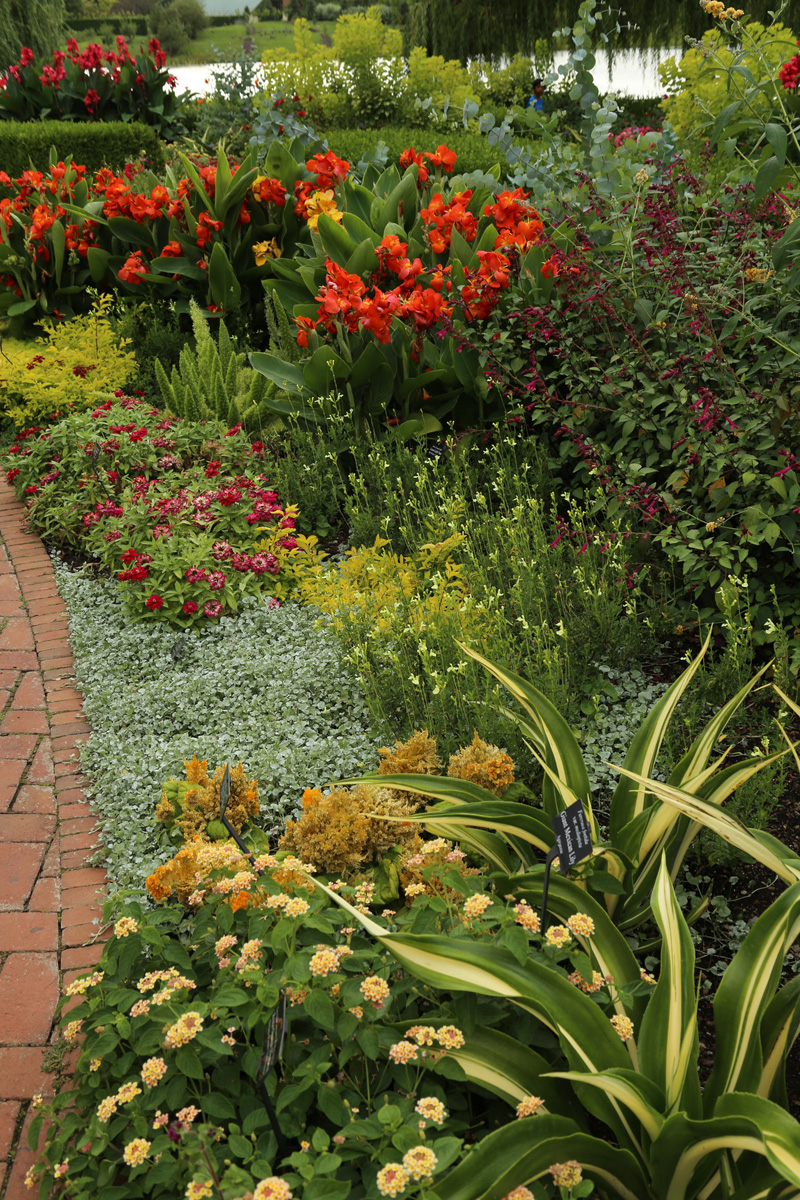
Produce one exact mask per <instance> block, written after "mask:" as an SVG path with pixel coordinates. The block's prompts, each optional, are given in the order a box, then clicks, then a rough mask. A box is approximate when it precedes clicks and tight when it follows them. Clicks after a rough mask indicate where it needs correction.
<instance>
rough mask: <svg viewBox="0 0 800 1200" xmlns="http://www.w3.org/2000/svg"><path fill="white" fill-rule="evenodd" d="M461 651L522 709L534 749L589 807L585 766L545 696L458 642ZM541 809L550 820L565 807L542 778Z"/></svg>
mask: <svg viewBox="0 0 800 1200" xmlns="http://www.w3.org/2000/svg"><path fill="white" fill-rule="evenodd" d="M459 645H460V646H461V649H462V650H463V651H464V653H465V654H468V655H469V656H470V658H474V659H475V661H476V662H479V663H480V664H481V665H482V666H484V667H485V668H486V670H487V671H489V672H490V673H491V674H492V675H494V677H495V679H497V680H499V682H500V683H502V685H503V687H504V688H506V690H507V691H508V692H510V694H511V695H512V696H513V697H514V699H515V700H516V701H517V702H518V703H519V704H520V705H521V706H522V708H523V709H524V710H525V712H526V713H527V714H528V716H529V717H530V719H531V722H532V723H533V726H534V727H535V729H536V730H537V732H538V736H539V739H540V743H539V745H538V746H537V750H539V752H540V753H542V757H543V758H544V759H545V761H546V762H547V764H548V766H549V767H550V768H551V769H552V771H553V772H554V774H555V775H556V776H557V777H558V778H559V779H561V780H563V781H564V783H565V784H566V785H567V786H568V787H569V789H570V791H571V793H572V794H573V795H575V796H577V797H579V798H580V799H581V800H583V802H584V804H585V805H587V806H590V797H591V787H590V785H589V775H588V772H587V770H586V764H585V762H584V761H583V755H582V754H581V751H580V747H579V745H578V743H577V741H576V740H575V736H574V734H573V732H572V730H571V729H570V727H569V725H568V724H567V722H566V721H565V720H564V718H563V717H562V715H561V713H560V712H559V711H558V709H557V708H556V707H555V705H554V704H553V703H552V702H551V701H550V700H548V699H547V697H546V696H545V695H544V694H543V693H542V692H540V691H539V690H538V689H537V688H535V687H534V686H533V685H532V684H530V683H528V682H527V681H526V680H525V679H522V678H521V676H519V675H516V674H514V672H513V671H507V670H505V669H504V668H503V667H499V666H497V664H496V663H493V662H491V661H490V660H489V659H488V658H485V657H484V656H483V655H482V654H479V653H478V651H477V650H471V649H470V648H469V647H468V646H465V645H463V644H462V643H460V642H459ZM542 794H543V800H544V809H545V813H546V814H547V816H548V817H550V818H552V817H554V816H555V815H556V814H557V813H558V812H560V811H561V809H562V808H564V807H565V804H564V803H563V802H562V801H560V800H559V797H558V794H557V790H556V787H555V785H554V784H553V782H552V780H551V779H549V778H547V779H545V785H544V788H543V793H542Z"/></svg>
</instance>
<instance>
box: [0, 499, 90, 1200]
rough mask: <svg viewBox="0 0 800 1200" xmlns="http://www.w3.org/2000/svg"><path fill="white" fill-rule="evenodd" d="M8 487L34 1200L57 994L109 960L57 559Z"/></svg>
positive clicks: (0, 507)
mask: <svg viewBox="0 0 800 1200" xmlns="http://www.w3.org/2000/svg"><path fill="white" fill-rule="evenodd" d="M23 514H24V509H23V507H22V505H21V504H19V503H18V502H17V501H16V500H15V499H14V497H13V493H12V491H11V489H10V488H9V487H8V486H7V485H6V484H4V483H0V1200H20V1198H21V1197H23V1196H29V1195H30V1192H29V1191H28V1190H27V1189H26V1188H25V1183H24V1181H25V1172H26V1171H27V1169H28V1167H29V1166H30V1165H31V1163H32V1162H33V1154H32V1152H31V1151H30V1150H29V1148H28V1144H27V1135H26V1130H27V1126H28V1125H29V1124H30V1121H31V1119H32V1116H33V1113H32V1111H31V1099H32V1097H33V1096H34V1095H36V1094H37V1093H42V1094H43V1095H45V1096H47V1095H52V1080H51V1077H50V1076H49V1075H48V1074H46V1073H45V1072H44V1071H43V1069H42V1066H43V1058H44V1053H45V1049H46V1047H47V1046H48V1044H49V1042H50V1041H51V1040H52V1038H53V1035H54V1032H55V1009H56V1004H57V1002H58V996H59V987H60V986H61V987H63V986H66V984H67V983H69V982H70V981H71V980H72V979H74V978H75V977H76V975H77V974H79V973H80V972H81V968H84V969H85V968H87V967H90V966H93V965H94V964H95V963H96V962H97V961H98V960H99V958H100V954H101V950H102V944H103V940H104V937H105V931H103V929H102V925H101V921H102V901H103V888H104V884H105V879H106V877H105V872H104V871H102V870H100V869H99V868H97V867H95V866H93V865H92V857H93V855H94V854H95V853H96V851H97V841H98V837H97V833H96V832H93V831H94V830H95V827H96V819H95V817H94V814H93V812H92V810H91V808H90V806H89V803H88V801H87V799H86V796H85V788H86V780H85V779H84V778H83V776H82V775H81V774H80V763H79V755H80V747H81V745H82V744H83V743H84V742H85V741H86V739H87V737H88V734H89V725H88V724H87V722H86V721H85V720H84V719H83V708H82V699H83V698H82V696H81V693H80V692H79V691H77V690H76V688H75V687H74V680H73V678H72V668H73V662H72V656H71V653H70V645H69V626H68V623H67V620H66V610H65V607H64V603H63V601H62V600H61V599H60V597H59V595H58V592H57V589H56V583H55V576H54V574H53V570H52V567H51V565H50V560H49V558H48V557H47V554H46V553H45V551H44V549H43V547H42V544H41V542H40V541H39V539H38V538H37V537H36V536H35V535H33V534H31V533H29V532H28V531H27V530H26V529H25V527H24V522H23Z"/></svg>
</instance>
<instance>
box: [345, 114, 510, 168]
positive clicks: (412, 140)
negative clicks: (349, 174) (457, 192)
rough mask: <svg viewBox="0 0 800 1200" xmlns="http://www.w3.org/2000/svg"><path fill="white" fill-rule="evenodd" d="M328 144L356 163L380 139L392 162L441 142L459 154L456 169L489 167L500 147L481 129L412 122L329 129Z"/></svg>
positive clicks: (432, 147) (491, 165)
mask: <svg viewBox="0 0 800 1200" xmlns="http://www.w3.org/2000/svg"><path fill="white" fill-rule="evenodd" d="M324 136H325V137H326V138H327V139H328V145H329V146H330V148H331V150H333V151H334V153H336V154H338V155H339V157H340V158H346V159H347V161H348V162H351V163H357V162H358V161H359V160H360V159H362V158H364V157H366V156H369V155H371V154H372V153H373V152H374V150H375V147H376V146H377V144H378V142H385V143H386V145H387V146H388V147H389V162H394V163H396V162H397V161H398V159H399V158H400V155H401V154H402V152H403V151H404V150H407V149H408V147H409V146H413V147H414V149H415V150H431V151H433V150H435V149H436V147H437V146H441V145H442V144H444V145H446V146H449V147H450V149H451V150H455V152H456V154H457V155H458V161H457V163H456V171H458V172H466V171H488V170H489V169H490V167H493V166H496V165H497V162H498V151H497V149H496V148H495V147H492V146H490V145H489V143H488V141H487V140H486V137H485V136H484V135H483V134H481V133H472V132H468V131H467V130H464V129H460V130H435V129H434V130H425V129H415V128H412V127H411V126H394V125H393V126H384V127H383V128H382V129H326V130H325V131H324Z"/></svg>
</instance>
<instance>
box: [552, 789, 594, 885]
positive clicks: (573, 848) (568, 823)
mask: <svg viewBox="0 0 800 1200" xmlns="http://www.w3.org/2000/svg"><path fill="white" fill-rule="evenodd" d="M551 824H552V826H553V833H554V834H555V838H556V845H557V847H558V860H559V870H560V872H561V874H562V875H565V874H566V873H567V871H568V870H569V869H570V867H574V866H575V864H576V863H579V862H581V860H582V859H584V858H588V857H589V855H590V854H591V853H592V833H591V830H590V828H589V822H588V820H587V819H586V813H585V811H584V808H583V804H582V803H581V801H580V800H576V801H575V803H574V804H570V806H569V808H565V809H564V811H563V812H560V813H559V814H558V816H556V817H553V820H552V821H551Z"/></svg>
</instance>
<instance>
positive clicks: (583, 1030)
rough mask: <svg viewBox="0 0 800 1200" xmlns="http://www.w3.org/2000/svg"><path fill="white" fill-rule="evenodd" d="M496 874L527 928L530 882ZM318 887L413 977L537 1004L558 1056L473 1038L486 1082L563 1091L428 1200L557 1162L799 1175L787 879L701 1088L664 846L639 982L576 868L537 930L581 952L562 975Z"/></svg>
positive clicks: (683, 1194) (646, 1183) (594, 1169)
mask: <svg viewBox="0 0 800 1200" xmlns="http://www.w3.org/2000/svg"><path fill="white" fill-rule="evenodd" d="M498 824H499V823H498ZM321 886H324V885H321ZM509 887H512V888H513V889H514V890H513V895H514V896H515V897H516V896H519V897H520V900H519V905H518V908H519V909H520V910H521V911H522V912H523V913H524V914H525V919H526V920H527V922H528V924H529V926H530V925H532V924H534V923H536V921H537V919H536V915H535V912H534V910H533V908H531V907H530V904H529V903H528V902H529V901H533V902H534V903H538V902H539V901H540V899H541V886H540V885H539V886H538V887H536V886H531V885H530V884H528V885H523V886H520V887H516V888H514V885H513V883H510V881H508V880H506V879H503V880H500V881H499V882H498V891H499V892H501V893H502V894H503V895H507V894H508V892H509ZM328 894H329V895H330V896H331V898H332V899H335V900H336V902H337V903H338V904H339V905H340V906H341V907H342V908H343V909H344V910H345V911H346V912H347V913H348V914H349V916H350V918H351V919H352V920H353V922H354V923H355V922H356V921H358V922H359V924H360V925H361V926H362V928H363V929H364V930H365V931H366V932H367V933H369V934H370V935H371V936H372V937H373V938H374V939H375V941H376V942H377V943H378V945H380V946H382V947H384V948H385V949H387V950H388V951H389V952H390V953H391V954H392V956H393V957H394V958H395V960H396V961H397V962H398V963H400V964H401V966H402V967H403V970H404V972H406V973H408V974H410V975H413V976H415V977H416V979H417V980H419V981H420V984H421V985H423V986H427V987H432V988H436V989H439V990H440V991H441V992H443V993H450V994H454V995H458V994H459V993H467V994H471V995H472V996H476V995H477V996H478V997H493V998H494V999H495V1000H496V1001H498V1002H504V1003H505V1004H507V1005H508V1007H509V1009H510V1010H512V1011H515V1010H516V1011H518V1010H522V1011H523V1012H524V1013H526V1014H530V1015H532V1016H534V1017H535V1018H536V1020H537V1021H538V1022H540V1024H541V1025H542V1026H543V1027H544V1029H545V1030H546V1031H549V1032H550V1033H551V1034H553V1035H555V1037H556V1038H557V1039H558V1043H559V1046H560V1048H561V1052H562V1054H563V1056H564V1058H565V1059H566V1060H567V1063H568V1068H567V1069H566V1070H560V1069H558V1070H555V1071H552V1070H549V1069H548V1070H538V1069H537V1067H536V1066H535V1065H534V1064H533V1063H532V1062H531V1061H530V1060H529V1058H528V1055H529V1051H528V1047H527V1045H526V1044H525V1043H524V1042H523V1041H522V1040H521V1039H520V1040H519V1041H518V1042H517V1045H516V1050H514V1049H513V1048H512V1047H509V1053H508V1055H507V1056H504V1057H503V1059H502V1060H500V1061H499V1060H498V1058H497V1057H496V1056H495V1055H494V1054H493V1053H492V1050H491V1047H486V1048H485V1049H486V1052H485V1053H482V1050H483V1048H481V1047H473V1048H472V1049H471V1052H470V1058H471V1061H472V1071H473V1073H474V1076H477V1077H480V1078H482V1080H483V1082H484V1084H485V1085H487V1086H492V1085H494V1086H495V1087H496V1088H498V1090H499V1088H500V1087H501V1086H502V1087H505V1088H507V1089H508V1090H511V1089H512V1088H513V1089H516V1091H517V1094H524V1095H527V1096H528V1097H533V1096H536V1095H537V1094H538V1095H539V1096H540V1097H541V1096H542V1095H543V1094H544V1087H545V1086H551V1085H552V1083H553V1082H554V1081H556V1080H558V1081H560V1082H562V1083H567V1084H568V1085H569V1086H570V1088H571V1089H572V1095H571V1098H570V1099H569V1100H568V1101H567V1102H566V1104H565V1105H564V1107H558V1108H556V1107H555V1106H550V1105H548V1107H547V1112H546V1113H544V1112H541V1113H539V1115H537V1116H536V1117H535V1118H534V1119H533V1121H527V1120H523V1121H519V1120H516V1121H513V1122H511V1123H509V1124H506V1125H504V1126H503V1128H501V1129H499V1130H497V1131H495V1132H493V1133H489V1134H488V1136H487V1137H485V1138H484V1139H483V1140H482V1141H481V1142H480V1143H479V1144H478V1145H477V1146H476V1147H475V1148H474V1149H472V1150H471V1151H470V1152H469V1153H467V1154H466V1155H465V1156H464V1157H463V1158H462V1160H461V1161H460V1162H459V1164H458V1165H457V1166H456V1167H455V1168H454V1169H453V1170H452V1171H450V1172H448V1173H447V1174H446V1175H445V1177H444V1178H443V1179H441V1180H437V1183H436V1195H437V1197H439V1198H440V1200H499V1197H501V1196H503V1197H506V1198H507V1197H508V1196H509V1195H514V1196H517V1195H525V1196H527V1195H529V1194H530V1193H529V1192H524V1191H522V1192H515V1191H514V1189H525V1188H527V1187H529V1186H530V1185H533V1184H534V1183H536V1182H537V1181H540V1180H542V1179H543V1178H545V1177H547V1175H548V1172H550V1171H551V1170H552V1166H553V1164H554V1163H562V1164H563V1162H564V1160H565V1159H567V1160H569V1161H570V1164H571V1167H572V1172H571V1174H570V1176H569V1178H570V1179H571V1180H572V1181H573V1182H577V1181H578V1180H579V1179H580V1178H581V1175H584V1176H586V1177H588V1178H589V1179H591V1180H592V1182H593V1183H594V1186H595V1188H596V1190H597V1194H598V1196H600V1197H602V1198H603V1200H605V1198H606V1197H608V1198H611V1197H622V1198H624V1200H643V1198H647V1200H697V1198H698V1197H701V1196H702V1197H705V1198H707V1200H722V1198H723V1197H728V1196H731V1195H736V1196H740V1197H742V1198H744V1197H756V1196H767V1195H772V1196H783V1195H786V1196H789V1195H794V1194H795V1191H796V1189H798V1188H800V1124H798V1122H797V1121H796V1120H795V1119H794V1118H793V1117H791V1116H790V1115H789V1113H788V1112H787V1111H786V1110H785V1107H784V1105H785V1103H786V1093H785V1064H786V1055H787V1053H788V1051H789V1049H790V1048H791V1046H792V1043H793V1042H794V1039H795V1038H796V1036H797V1033H798V1030H800V980H794V981H793V982H792V983H789V984H786V985H785V986H783V987H781V986H780V981H781V970H782V966H783V960H784V956H785V954H786V951H787V950H788V948H789V947H790V946H791V944H792V942H793V941H794V940H795V939H796V938H797V936H798V932H800V883H795V884H794V885H793V886H791V887H789V888H788V889H787V890H786V891H785V892H784V894H783V895H782V896H781V897H780V898H779V899H778V900H776V901H775V902H774V903H773V904H772V905H771V906H770V907H769V908H768V909H767V911H766V912H765V913H764V914H763V915H762V916H761V917H760V918H759V919H758V920H757V921H756V923H755V924H754V926H753V927H752V929H751V930H750V932H749V933H748V935H747V937H746V938H745V940H744V942H743V944H742V946H741V949H740V950H739V952H738V953H737V954H736V956H735V957H734V959H733V961H732V962H731V964H730V965H729V967H728V968H727V970H726V972H725V974H724V976H723V978H722V981H721V983H720V986H719V988H718V990H717V993H716V996H715V999H714V1019H715V1029H716V1054H715V1061H714V1069H713V1071H712V1073H711V1076H710V1078H709V1079H708V1080H707V1081H706V1083H705V1085H701V1083H700V1080H699V1078H698V1051H699V1045H698V1040H699V1039H698V1023H697V988H696V982H695V952H694V943H693V941H692V937H691V933H690V930H689V927H688V925H687V923H686V921H685V919H684V917H683V914H682V913H681V910H680V907H679V905H678V902H677V900H676V898H675V892H674V890H673V886H672V881H671V879H670V869H669V866H668V863H667V860H666V856H665V855H662V856H661V860H660V864H659V867H658V872H657V874H656V877H655V880H654V887H653V892H652V897H648V899H649V900H650V905H649V906H650V907H651V910H652V913H653V916H654V918H655V921H656V923H657V925H658V929H659V933H660V935H661V939H662V958H661V973H660V976H659V979H658V981H657V982H656V984H655V987H653V988H652V989H650V988H648V987H647V986H646V983H645V981H644V980H642V979H641V976H640V971H639V968H638V966H637V964H636V960H635V959H634V958H633V955H632V954H631V952H630V949H629V948H628V946H627V943H626V941H625V939H624V938H623V937H622V936H621V934H620V931H619V930H618V929H617V927H616V926H615V925H614V924H613V922H612V921H611V919H610V917H609V916H608V915H607V914H606V913H605V912H604V911H603V910H602V908H601V907H600V906H599V905H597V906H595V905H594V904H592V903H589V904H587V894H586V891H585V890H584V888H583V887H582V886H581V884H580V882H579V881H573V880H571V879H558V880H557V883H556V888H555V890H554V891H553V892H551V901H550V909H551V911H552V912H553V913H554V915H555V916H557V918H558V919H559V921H561V922H563V923H562V924H559V925H555V926H553V927H552V928H551V929H550V930H549V931H548V932H549V935H550V938H552V939H553V940H556V939H557V940H559V941H562V942H564V941H568V940H571V939H572V938H574V939H575V941H576V942H577V943H578V944H579V945H580V946H581V948H582V950H583V951H584V953H585V955H586V964H585V966H583V970H582V971H576V972H575V976H570V978H565V976H564V974H563V973H562V972H559V971H554V970H553V969H552V966H550V965H548V964H545V963H543V962H540V961H539V960H538V959H537V957H535V956H534V955H533V954H531V955H530V956H528V955H526V954H525V952H524V949H523V951H522V953H520V954H518V955H515V954H514V953H513V952H509V950H507V949H504V948H503V947H501V946H497V945H490V944H486V943H485V942H483V941H478V940H474V941H468V940H454V939H453V938H449V937H442V936H441V935H437V934H435V933H430V934H424V935H419V934H413V933H407V932H405V930H398V931H397V932H395V931H391V932H388V933H387V932H386V931H385V930H384V929H383V928H382V926H381V925H380V924H379V923H378V922H377V921H374V920H372V919H371V918H370V917H369V916H367V915H365V914H364V913H363V912H361V911H359V909H358V908H357V907H354V906H353V905H352V904H351V903H349V902H348V901H347V900H346V899H345V898H344V897H343V896H341V895H337V894H336V893H335V892H329V893H328ZM578 914H580V916H579V915H578ZM643 983H644V984H645V986H644V987H642V986H641V984H643ZM604 987H605V988H607V989H608V993H609V995H610V997H611V1001H612V1006H613V1008H614V1009H615V1012H614V1015H613V1016H612V1017H611V1019H610V1020H609V1018H608V1016H607V1015H606V1014H605V1013H604V1012H603V1009H602V1007H601V1006H600V1005H598V1004H597V1003H596V996H597V994H598V993H599V992H600V989H602V988H604ZM643 993H644V994H643ZM562 1103H563V1101H562ZM584 1110H585V1111H586V1112H588V1113H590V1114H591V1115H592V1117H593V1118H594V1122H595V1123H597V1122H599V1123H600V1124H601V1125H603V1126H605V1127H606V1129H607V1130H608V1134H607V1135H606V1136H605V1137H601V1136H595V1135H594V1134H590V1133H588V1132H587V1131H586V1125H585V1118H584ZM595 1128H597V1125H596V1124H595ZM564 1178H566V1177H564ZM556 1179H558V1175H556Z"/></svg>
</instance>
